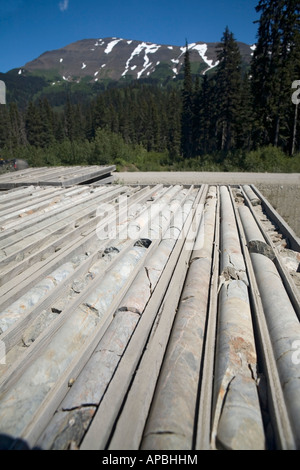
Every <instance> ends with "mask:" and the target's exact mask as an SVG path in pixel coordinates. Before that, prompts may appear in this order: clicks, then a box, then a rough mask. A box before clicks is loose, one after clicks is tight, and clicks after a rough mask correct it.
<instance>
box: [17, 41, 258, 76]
mask: <svg viewBox="0 0 300 470" xmlns="http://www.w3.org/2000/svg"><path fill="white" fill-rule="evenodd" d="M218 44H219V43H218V42H213V43H206V42H203V41H199V42H196V43H190V44H188V45H187V47H188V50H189V52H190V61H191V63H192V64H193V66H194V71H195V72H196V73H200V74H205V73H207V72H209V71H210V70H212V69H214V68H215V67H216V66H217V65H218V61H217V52H216V46H217V45H218ZM238 45H239V48H240V51H241V56H242V61H243V63H246V64H248V63H249V62H250V57H251V54H252V51H253V46H252V45H247V44H245V43H242V42H238ZM185 51H186V46H174V45H171V44H170V45H168V44H157V43H152V42H145V41H138V40H133V39H123V38H117V37H107V38H100V39H81V40H79V41H76V42H73V43H70V44H68V45H66V46H64V47H62V48H60V49H54V50H51V51H46V52H44V53H43V54H41V55H40V56H39V57H37V58H36V59H34V60H32V61H30V62H27V63H26V64H25V65H24V66H22V67H20V68H19V69H17V70H18V72H17V73H18V74H19V75H22V74H23V73H25V72H31V73H37V72H38V73H42V72H45V73H49V71H51V72H52V76H53V77H55V78H56V80H53V82H52V84H53V85H54V84H56V83H58V82H59V81H60V80H63V81H69V82H73V81H77V82H79V81H80V80H82V79H83V78H87V77H88V78H90V80H89V81H90V82H98V81H101V80H104V79H110V80H122V79H133V80H135V79H140V78H149V77H151V76H152V77H153V78H155V77H159V76H162V75H164V76H168V78H173V79H174V78H176V77H178V75H179V74H180V71H181V69H182V66H183V63H184V54H185Z"/></svg>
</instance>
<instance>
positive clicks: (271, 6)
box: [251, 0, 300, 150]
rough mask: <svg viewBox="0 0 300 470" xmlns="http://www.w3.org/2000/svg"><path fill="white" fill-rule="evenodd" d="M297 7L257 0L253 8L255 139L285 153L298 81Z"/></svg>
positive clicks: (289, 1) (290, 1) (294, 0)
mask: <svg viewBox="0 0 300 470" xmlns="http://www.w3.org/2000/svg"><path fill="white" fill-rule="evenodd" d="M299 8H300V7H299V1H298V0H272V1H271V0H260V1H259V3H258V5H257V7H256V11H257V12H258V13H260V19H259V28H258V40H257V47H256V49H255V51H254V55H253V60H252V64H251V68H252V71H251V74H252V92H253V97H254V111H255V115H256V128H257V129H258V135H257V139H256V140H258V142H259V143H260V144H263V145H266V144H272V145H275V146H278V145H280V146H281V147H283V148H284V149H285V150H287V149H288V148H289V147H290V142H291V140H292V139H293V133H292V131H291V125H290V121H291V119H292V118H291V116H292V115H294V107H293V104H292V102H291V85H292V82H293V81H294V80H296V79H298V78H299V77H298V74H299V60H300V41H299V28H300V23H299V21H300V16H299V11H300V10H299ZM292 127H293V126H292Z"/></svg>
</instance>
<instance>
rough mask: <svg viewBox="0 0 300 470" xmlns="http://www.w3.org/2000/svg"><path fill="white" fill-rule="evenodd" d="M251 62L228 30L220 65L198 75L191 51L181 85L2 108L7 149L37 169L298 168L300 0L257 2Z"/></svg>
mask: <svg viewBox="0 0 300 470" xmlns="http://www.w3.org/2000/svg"><path fill="white" fill-rule="evenodd" d="M256 10H257V11H258V12H259V13H260V15H261V16H260V20H259V22H258V38H257V44H256V48H255V50H254V51H253V57H252V62H251V66H250V68H249V69H245V68H244V67H243V64H242V60H241V56H240V52H239V48H238V44H237V42H236V40H235V38H234V35H233V33H232V32H230V31H229V29H228V28H226V30H225V32H224V34H223V37H222V39H221V42H220V44H219V45H218V50H217V55H218V60H219V65H218V67H216V68H215V70H212V71H211V73H210V74H208V75H204V76H203V75H202V76H194V75H193V74H192V73H191V64H190V57H189V50H188V47H187V48H186V53H185V63H184V80H183V82H182V85H181V86H178V84H175V83H174V84H169V85H168V86H159V85H153V84H151V83H149V84H147V83H146V82H143V83H141V82H138V81H136V82H133V83H131V84H129V85H127V86H125V87H124V86H123V87H119V88H116V87H115V88H111V89H108V90H105V91H103V92H101V93H99V95H98V96H97V98H96V99H94V100H93V101H91V102H89V103H87V102H75V101H74V99H73V98H74V97H73V96H72V94H71V93H66V99H65V104H64V105H63V106H59V107H53V106H50V104H49V101H48V100H47V98H41V99H39V101H38V102H30V103H28V105H27V106H26V107H25V109H22V110H20V109H18V106H17V105H16V104H15V103H11V104H10V105H8V106H6V107H5V106H1V107H0V152H1V153H2V154H4V156H5V157H6V158H10V157H15V156H18V157H19V158H25V159H27V160H28V161H29V163H30V164H31V165H58V164H107V163H115V164H117V165H118V167H120V168H124V167H127V168H128V169H135V168H136V169H140V170H146V169H149V170H151V169H155V170H158V169H161V168H169V169H206V170H217V169H222V170H228V171H229V170H231V171H234V170H247V171H299V170H300V168H299V165H300V163H299V151H300V117H299V113H298V105H297V100H296V102H295V100H293V101H294V102H293V101H292V94H293V92H294V91H295V90H294V89H293V88H292V84H294V83H295V82H297V81H298V80H300V15H299V2H298V1H296V0H276V1H269V0H260V1H259V3H258V5H257V7H256Z"/></svg>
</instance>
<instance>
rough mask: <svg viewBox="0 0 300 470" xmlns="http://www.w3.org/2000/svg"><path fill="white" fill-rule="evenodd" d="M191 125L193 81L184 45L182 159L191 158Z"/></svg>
mask: <svg viewBox="0 0 300 470" xmlns="http://www.w3.org/2000/svg"><path fill="white" fill-rule="evenodd" d="M193 124H194V115H193V80H192V74H191V64H190V53H189V48H188V44H187V43H186V51H185V56H184V81H183V89H182V114H181V152H182V156H183V158H191V157H192V156H193V127H194V126H193Z"/></svg>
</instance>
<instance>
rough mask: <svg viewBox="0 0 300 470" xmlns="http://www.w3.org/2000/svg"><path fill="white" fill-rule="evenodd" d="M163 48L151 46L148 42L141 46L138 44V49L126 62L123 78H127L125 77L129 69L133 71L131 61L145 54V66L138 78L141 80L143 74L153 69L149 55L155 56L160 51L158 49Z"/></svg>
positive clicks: (155, 45)
mask: <svg viewBox="0 0 300 470" xmlns="http://www.w3.org/2000/svg"><path fill="white" fill-rule="evenodd" d="M160 47H161V46H160V45H158V44H150V43H146V42H142V43H140V44H138V45H137V46H136V48H135V49H134V50H133V52H132V53H131V55H130V57H129V59H128V60H127V61H126V64H125V70H124V72H123V73H122V77H125V75H126V74H127V72H128V70H129V68H131V70H133V69H132V66H130V63H131V61H132V60H133V58H134V57H135V56H139V55H140V54H141V53H143V52H144V64H143V68H142V70H140V71H139V72H138V74H137V78H140V77H141V76H142V75H143V73H144V72H145V71H146V70H147V69H148V68H149V67H151V65H152V62H150V59H149V57H148V54H154V53H155V52H157V51H158V49H159V48H160Z"/></svg>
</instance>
